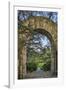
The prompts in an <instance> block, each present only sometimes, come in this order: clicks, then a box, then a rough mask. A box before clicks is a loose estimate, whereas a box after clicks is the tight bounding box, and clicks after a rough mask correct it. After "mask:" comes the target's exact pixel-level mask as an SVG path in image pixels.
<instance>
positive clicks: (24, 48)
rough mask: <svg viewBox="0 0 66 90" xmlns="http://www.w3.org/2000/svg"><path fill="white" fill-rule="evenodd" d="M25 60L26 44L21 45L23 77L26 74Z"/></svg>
mask: <svg viewBox="0 0 66 90" xmlns="http://www.w3.org/2000/svg"><path fill="white" fill-rule="evenodd" d="M26 60H27V50H26V46H24V47H23V49H22V71H23V72H22V73H23V78H24V77H25V76H26V72H27V71H26Z"/></svg>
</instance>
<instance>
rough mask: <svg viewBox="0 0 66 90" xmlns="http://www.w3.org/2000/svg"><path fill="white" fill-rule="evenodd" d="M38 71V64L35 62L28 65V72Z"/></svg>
mask: <svg viewBox="0 0 66 90" xmlns="http://www.w3.org/2000/svg"><path fill="white" fill-rule="evenodd" d="M36 69H37V65H36V63H34V62H32V63H27V71H28V72H32V71H35V70H36Z"/></svg>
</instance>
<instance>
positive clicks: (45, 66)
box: [41, 61, 51, 71]
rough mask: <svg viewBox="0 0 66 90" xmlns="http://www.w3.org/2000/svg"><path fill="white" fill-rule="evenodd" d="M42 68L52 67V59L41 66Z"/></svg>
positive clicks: (46, 69) (47, 69)
mask: <svg viewBox="0 0 66 90" xmlns="http://www.w3.org/2000/svg"><path fill="white" fill-rule="evenodd" d="M41 69H42V70H44V71H49V70H50V69H51V62H50V61H47V62H46V63H45V64H44V65H43V66H42V67H41Z"/></svg>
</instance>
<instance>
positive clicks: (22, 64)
mask: <svg viewBox="0 0 66 90" xmlns="http://www.w3.org/2000/svg"><path fill="white" fill-rule="evenodd" d="M21 25H22V29H20V30H19V31H18V35H19V36H18V42H19V41H20V42H22V41H21V39H23V40H25V41H27V39H29V38H30V36H31V33H30V32H31V31H34V30H36V31H37V32H40V33H43V34H45V35H46V36H47V37H48V38H49V39H50V41H51V44H52V53H53V54H52V55H53V56H52V57H54V58H53V59H52V64H51V73H52V74H54V73H55V74H56V73H57V64H56V63H57V59H56V57H57V56H56V53H57V24H55V23H54V22H53V21H51V20H50V19H48V18H46V17H36V16H35V17H30V18H28V19H27V20H24V21H23V22H22V23H21ZM23 32H24V35H23ZM27 33H28V34H27ZM28 36H29V38H27V37H28ZM22 43H23V42H22ZM19 48H20V49H19ZM18 49H19V52H18V54H19V53H20V55H19V58H18V59H19V60H18V63H19V65H18V69H19V70H18V73H19V76H18V77H19V78H23V77H25V75H26V60H27V56H26V54H27V48H26V46H21V47H20V46H19V44H18Z"/></svg>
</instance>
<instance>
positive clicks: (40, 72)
mask: <svg viewBox="0 0 66 90" xmlns="http://www.w3.org/2000/svg"><path fill="white" fill-rule="evenodd" d="M50 77H51V74H50V71H43V70H41V69H40V68H38V69H37V70H36V71H33V72H32V73H27V75H26V78H50Z"/></svg>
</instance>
